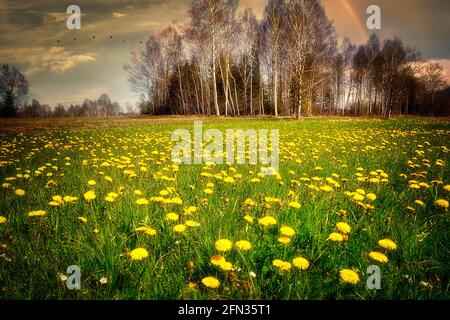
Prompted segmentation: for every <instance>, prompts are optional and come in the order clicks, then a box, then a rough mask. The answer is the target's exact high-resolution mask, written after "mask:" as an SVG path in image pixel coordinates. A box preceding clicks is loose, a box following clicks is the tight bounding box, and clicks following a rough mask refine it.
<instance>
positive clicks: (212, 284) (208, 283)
mask: <svg viewBox="0 0 450 320" xmlns="http://www.w3.org/2000/svg"><path fill="white" fill-rule="evenodd" d="M202 283H203V285H204V286H205V287H207V288H210V289H217V288H218V287H219V286H220V281H219V280H218V279H217V278H215V277H205V278H203V279H202Z"/></svg>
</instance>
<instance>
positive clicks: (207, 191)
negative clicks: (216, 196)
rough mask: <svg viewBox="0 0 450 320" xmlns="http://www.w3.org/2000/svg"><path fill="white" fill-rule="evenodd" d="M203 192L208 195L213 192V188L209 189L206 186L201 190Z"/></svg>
mask: <svg viewBox="0 0 450 320" xmlns="http://www.w3.org/2000/svg"><path fill="white" fill-rule="evenodd" d="M203 192H204V193H206V194H208V195H211V194H213V193H214V191H213V189H210V188H206V189H205V190H203Z"/></svg>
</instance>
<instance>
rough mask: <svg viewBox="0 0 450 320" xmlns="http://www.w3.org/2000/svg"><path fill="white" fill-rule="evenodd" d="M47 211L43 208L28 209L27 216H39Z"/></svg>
mask: <svg viewBox="0 0 450 320" xmlns="http://www.w3.org/2000/svg"><path fill="white" fill-rule="evenodd" d="M46 213H47V212H46V211H44V210H36V211H30V212H28V216H29V217H39V216H44V215H45V214H46Z"/></svg>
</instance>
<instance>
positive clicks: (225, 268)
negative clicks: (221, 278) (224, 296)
mask: <svg viewBox="0 0 450 320" xmlns="http://www.w3.org/2000/svg"><path fill="white" fill-rule="evenodd" d="M219 268H220V269H222V270H223V271H231V270H232V269H233V264H232V263H231V262H228V261H223V262H222V263H220V264H219Z"/></svg>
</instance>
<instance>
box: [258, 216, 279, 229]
mask: <svg viewBox="0 0 450 320" xmlns="http://www.w3.org/2000/svg"><path fill="white" fill-rule="evenodd" d="M258 223H259V224H260V225H262V226H264V227H270V226H273V225H276V224H277V220H276V219H275V218H274V217H271V216H265V217H264V218H261V219H259V220H258Z"/></svg>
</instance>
